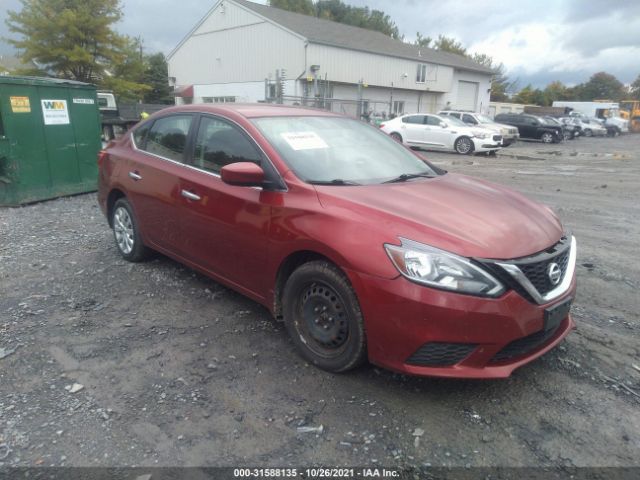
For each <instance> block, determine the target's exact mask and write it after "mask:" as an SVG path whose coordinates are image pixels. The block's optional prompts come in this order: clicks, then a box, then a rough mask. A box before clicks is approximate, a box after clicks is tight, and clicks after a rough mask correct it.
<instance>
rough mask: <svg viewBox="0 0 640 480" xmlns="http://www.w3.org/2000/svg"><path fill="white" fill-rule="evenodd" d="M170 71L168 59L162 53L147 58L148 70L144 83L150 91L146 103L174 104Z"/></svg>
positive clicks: (145, 73)
mask: <svg viewBox="0 0 640 480" xmlns="http://www.w3.org/2000/svg"><path fill="white" fill-rule="evenodd" d="M168 77H169V71H168V67H167V59H166V58H165V57H164V55H163V54H162V53H156V54H154V55H150V56H149V57H147V69H146V71H145V72H144V83H145V84H146V85H148V86H149V87H150V88H151V90H149V91H148V92H147V93H146V94H145V96H144V101H145V103H163V104H171V103H174V101H173V97H172V96H171V87H169V83H168Z"/></svg>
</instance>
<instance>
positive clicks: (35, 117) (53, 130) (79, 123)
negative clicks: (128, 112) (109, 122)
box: [0, 76, 101, 206]
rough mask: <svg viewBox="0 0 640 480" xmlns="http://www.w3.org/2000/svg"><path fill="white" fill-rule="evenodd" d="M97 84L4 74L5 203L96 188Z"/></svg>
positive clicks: (0, 179)
mask: <svg viewBox="0 0 640 480" xmlns="http://www.w3.org/2000/svg"><path fill="white" fill-rule="evenodd" d="M100 147H101V141H100V114H99V111H98V102H97V98H96V87H95V86H94V85H90V84H88V83H81V82H74V81H72V80H62V79H51V78H37V77H12V76H0V205H5V206H6V205H21V204H25V203H30V202H35V201H38V200H46V199H49V198H55V197H59V196H63V195H72V194H75V193H82V192H91V191H94V190H96V182H97V179H98V168H97V162H96V159H97V155H98V152H99V151H100Z"/></svg>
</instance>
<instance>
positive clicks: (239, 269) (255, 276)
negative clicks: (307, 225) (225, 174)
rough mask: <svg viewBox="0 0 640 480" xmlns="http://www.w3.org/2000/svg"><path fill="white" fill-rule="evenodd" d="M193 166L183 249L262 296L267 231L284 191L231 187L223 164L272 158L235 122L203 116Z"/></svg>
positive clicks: (185, 190)
mask: <svg viewBox="0 0 640 480" xmlns="http://www.w3.org/2000/svg"><path fill="white" fill-rule="evenodd" d="M193 143H194V145H193V153H192V154H191V156H190V160H189V164H190V167H191V168H188V169H185V170H184V172H183V174H182V176H181V178H180V186H179V189H180V195H181V199H180V212H181V213H180V216H181V224H182V231H183V236H182V243H181V247H180V249H181V251H182V254H183V255H184V257H185V258H186V259H188V260H189V261H191V262H193V263H194V264H196V265H198V266H199V267H200V268H202V269H205V270H206V271H208V272H209V273H211V274H213V275H214V276H218V277H221V278H222V279H223V280H226V281H227V282H230V283H233V284H235V285H236V286H237V287H239V288H240V289H242V290H244V291H245V292H246V293H249V294H253V295H254V296H259V297H262V296H263V294H264V292H265V291H266V289H265V282H266V279H265V277H264V275H263V272H265V270H266V261H267V241H268V238H267V232H268V228H269V223H270V219H271V205H272V204H273V202H274V201H276V202H277V198H276V197H279V196H280V195H282V192H273V191H264V190H263V189H261V188H255V187H239V186H233V185H228V184H226V183H224V182H223V181H222V179H221V178H220V171H221V169H222V167H223V166H224V165H227V164H230V163H235V162H254V163H257V164H260V165H262V166H263V168H265V169H267V168H268V165H266V163H267V162H268V160H267V159H266V157H264V154H263V153H262V151H261V150H260V149H259V148H258V147H257V145H256V144H255V142H254V141H253V140H252V139H251V138H250V137H249V136H248V135H247V134H246V133H245V132H244V131H243V130H242V129H241V128H240V127H239V126H238V125H236V124H234V123H232V122H230V121H228V120H226V119H223V118H221V117H216V116H209V115H202V116H201V117H200V120H199V126H198V130H197V133H196V134H195V135H194V142H193Z"/></svg>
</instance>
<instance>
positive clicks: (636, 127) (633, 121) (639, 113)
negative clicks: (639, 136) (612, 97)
mask: <svg viewBox="0 0 640 480" xmlns="http://www.w3.org/2000/svg"><path fill="white" fill-rule="evenodd" d="M620 116H621V117H622V118H624V119H625V120H628V121H629V131H630V132H635V133H640V100H622V101H621V102H620Z"/></svg>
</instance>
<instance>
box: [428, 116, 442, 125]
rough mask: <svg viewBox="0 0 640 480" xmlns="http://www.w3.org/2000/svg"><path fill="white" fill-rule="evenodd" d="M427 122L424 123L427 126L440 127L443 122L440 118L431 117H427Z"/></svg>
mask: <svg viewBox="0 0 640 480" xmlns="http://www.w3.org/2000/svg"><path fill="white" fill-rule="evenodd" d="M426 120H427V121H426V122H424V123H426V124H427V125H436V126H439V125H440V122H441V121H442V120H440V119H439V118H438V117H432V116H431V115H427V118H426Z"/></svg>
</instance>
